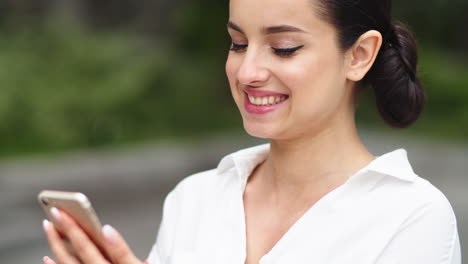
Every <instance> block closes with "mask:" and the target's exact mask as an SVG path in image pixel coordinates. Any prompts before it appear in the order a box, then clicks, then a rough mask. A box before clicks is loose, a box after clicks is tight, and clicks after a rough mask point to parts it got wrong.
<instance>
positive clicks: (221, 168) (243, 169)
mask: <svg viewBox="0 0 468 264" xmlns="http://www.w3.org/2000/svg"><path fill="white" fill-rule="evenodd" d="M269 150H270V144H263V145H259V146H255V147H251V148H247V149H243V150H239V151H237V152H234V153H232V154H230V155H227V156H225V157H224V158H223V159H222V160H221V161H220V163H219V165H218V173H219V174H221V173H223V172H225V171H228V170H231V169H235V170H236V173H237V175H238V176H239V178H240V181H241V183H243V184H245V183H246V182H247V178H248V177H249V175H250V174H251V173H252V171H253V170H254V169H255V167H256V166H257V165H258V164H259V163H260V162H262V161H264V160H265V159H266V156H267V155H268V151H269ZM363 171H373V172H377V174H381V175H386V176H390V177H394V178H397V179H399V180H403V181H407V182H413V181H414V180H415V178H416V177H417V175H416V174H415V173H414V171H413V169H412V167H411V164H410V163H409V161H408V157H407V152H406V150H405V149H402V148H400V149H396V150H394V151H391V152H388V153H386V154H383V155H381V156H377V157H376V158H375V159H374V160H373V161H372V162H370V163H369V164H368V165H367V166H366V167H364V168H362V169H361V170H360V172H363Z"/></svg>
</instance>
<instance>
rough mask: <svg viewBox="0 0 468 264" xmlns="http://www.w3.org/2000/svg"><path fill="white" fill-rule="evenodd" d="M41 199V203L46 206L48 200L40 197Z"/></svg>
mask: <svg viewBox="0 0 468 264" xmlns="http://www.w3.org/2000/svg"><path fill="white" fill-rule="evenodd" d="M41 201H42V203H43V204H44V205H45V206H48V205H49V202H48V201H47V200H46V199H42V200H41Z"/></svg>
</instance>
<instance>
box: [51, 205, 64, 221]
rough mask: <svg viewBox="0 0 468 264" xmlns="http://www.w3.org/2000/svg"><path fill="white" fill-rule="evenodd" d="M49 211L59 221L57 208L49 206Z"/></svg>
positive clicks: (59, 216)
mask: <svg viewBox="0 0 468 264" xmlns="http://www.w3.org/2000/svg"><path fill="white" fill-rule="evenodd" d="M50 213H51V214H52V216H53V217H54V218H55V220H57V221H60V218H61V215H60V212H59V210H58V209H57V208H55V207H52V208H50Z"/></svg>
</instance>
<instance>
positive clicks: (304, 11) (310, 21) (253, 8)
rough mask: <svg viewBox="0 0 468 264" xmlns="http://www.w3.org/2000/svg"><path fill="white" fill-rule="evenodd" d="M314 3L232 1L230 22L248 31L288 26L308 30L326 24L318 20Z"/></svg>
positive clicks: (307, 1)
mask: <svg viewBox="0 0 468 264" xmlns="http://www.w3.org/2000/svg"><path fill="white" fill-rule="evenodd" d="M312 2H313V0H230V3H229V20H230V21H232V22H234V23H236V24H237V25H239V26H240V27H242V28H246V29H247V28H257V27H265V26H270V25H278V24H288V25H292V26H297V27H301V28H303V29H305V30H308V29H309V28H310V27H317V26H318V24H320V23H324V22H323V21H321V20H320V19H319V18H318V16H317V14H316V12H315V7H314V5H313V4H312ZM247 30H248V29H247Z"/></svg>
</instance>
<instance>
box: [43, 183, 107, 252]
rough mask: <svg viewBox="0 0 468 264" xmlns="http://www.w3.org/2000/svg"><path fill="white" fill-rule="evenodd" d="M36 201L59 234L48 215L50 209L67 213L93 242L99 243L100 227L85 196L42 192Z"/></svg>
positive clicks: (75, 193) (76, 193)
mask: <svg viewBox="0 0 468 264" xmlns="http://www.w3.org/2000/svg"><path fill="white" fill-rule="evenodd" d="M38 200H39V203H40V205H41V207H42V208H43V209H44V212H45V214H46V215H47V217H48V218H49V219H50V221H52V223H54V225H55V227H56V228H57V229H58V230H59V232H61V230H60V224H59V223H57V222H56V221H55V219H54V218H53V217H52V215H51V213H50V208H52V207H56V208H57V209H60V210H62V211H64V212H66V213H68V214H69V215H70V216H71V217H73V219H75V221H76V222H77V223H78V224H79V225H80V226H81V228H83V230H84V231H85V232H86V233H87V234H88V235H89V236H90V238H91V239H92V240H94V242H97V243H98V244H99V243H100V242H101V239H102V238H101V236H102V235H101V230H102V226H101V223H100V221H99V219H98V217H97V215H96V213H95V212H94V209H93V207H92V206H91V202H90V201H89V200H88V198H87V197H86V195H84V194H82V193H80V192H63V191H51V190H44V191H41V192H40V193H39V195H38Z"/></svg>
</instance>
